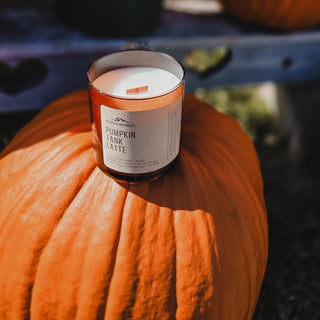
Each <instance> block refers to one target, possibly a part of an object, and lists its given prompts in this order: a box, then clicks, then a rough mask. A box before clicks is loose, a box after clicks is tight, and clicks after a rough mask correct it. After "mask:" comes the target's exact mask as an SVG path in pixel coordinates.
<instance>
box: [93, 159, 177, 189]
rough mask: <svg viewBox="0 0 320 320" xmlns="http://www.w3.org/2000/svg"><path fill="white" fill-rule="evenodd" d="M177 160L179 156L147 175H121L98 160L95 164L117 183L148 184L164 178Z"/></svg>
mask: <svg viewBox="0 0 320 320" xmlns="http://www.w3.org/2000/svg"><path fill="white" fill-rule="evenodd" d="M178 158H179V155H178V156H177V157H176V158H175V159H174V160H173V161H171V162H170V163H169V164H168V165H166V166H165V167H163V168H161V169H159V170H156V171H153V172H148V173H140V174H127V173H122V172H118V171H115V170H112V169H110V168H108V167H106V166H105V165H104V164H103V162H101V161H100V160H97V164H98V167H99V168H100V169H101V170H102V171H103V172H105V173H106V174H108V175H109V176H111V177H112V178H113V179H115V180H117V181H119V182H129V183H140V182H148V181H149V182H150V181H153V180H157V179H159V178H161V177H162V176H164V175H165V174H167V173H168V172H169V171H170V170H172V169H173V167H174V166H175V164H176V163H177V161H178Z"/></svg>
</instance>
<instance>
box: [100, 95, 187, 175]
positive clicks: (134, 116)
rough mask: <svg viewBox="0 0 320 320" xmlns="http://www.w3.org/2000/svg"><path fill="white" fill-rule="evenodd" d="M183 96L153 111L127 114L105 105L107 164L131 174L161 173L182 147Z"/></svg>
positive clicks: (104, 137) (103, 109) (103, 128)
mask: <svg viewBox="0 0 320 320" xmlns="http://www.w3.org/2000/svg"><path fill="white" fill-rule="evenodd" d="M181 110H182V97H180V98H179V99H177V100H176V101H175V102H173V103H171V104H169V105H167V106H164V107H161V108H158V109H153V110H146V111H126V110H118V109H114V108H110V107H108V106H105V105H101V107H100V112H101V128H102V147H103V161H104V164H105V166H107V167H108V168H110V169H112V170H115V171H118V172H121V173H128V174H141V173H148V172H152V171H156V170H159V169H161V168H163V167H165V166H166V165H168V164H169V163H170V162H171V161H172V160H174V159H175V158H176V156H177V155H178V153H179V147H180V129H181Z"/></svg>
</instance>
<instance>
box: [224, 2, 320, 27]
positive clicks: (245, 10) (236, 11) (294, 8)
mask: <svg viewBox="0 0 320 320" xmlns="http://www.w3.org/2000/svg"><path fill="white" fill-rule="evenodd" d="M220 1H221V3H222V4H223V5H224V6H225V8H226V9H227V10H229V11H230V13H231V14H233V15H234V16H236V17H238V18H240V19H242V20H244V21H247V22H254V23H259V24H262V25H265V26H270V27H275V28H280V29H306V28H311V27H313V26H315V25H316V24H318V23H320V1H319V0H242V1H239V0H220Z"/></svg>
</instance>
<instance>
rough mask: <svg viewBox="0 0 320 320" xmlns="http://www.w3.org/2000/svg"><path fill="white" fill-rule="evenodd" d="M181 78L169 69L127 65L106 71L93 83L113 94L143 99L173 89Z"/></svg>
mask: <svg viewBox="0 0 320 320" xmlns="http://www.w3.org/2000/svg"><path fill="white" fill-rule="evenodd" d="M179 83H180V80H179V78H178V77H177V76H175V75H174V74H172V73H171V72H169V71H166V70H163V69H159V68H152V67H127V68H120V69H116V70H112V71H109V72H106V73H104V74H102V75H101V76H99V77H98V78H97V79H96V80H94V81H93V83H92V84H93V85H94V86H95V87H96V88H97V89H99V90H101V91H103V92H105V93H107V94H110V95H113V96H117V97H120V98H130V99H141V98H151V97H155V96H160V95H162V94H165V93H167V92H169V91H171V90H173V89H174V88H175V87H176V86H177V85H178V84H179Z"/></svg>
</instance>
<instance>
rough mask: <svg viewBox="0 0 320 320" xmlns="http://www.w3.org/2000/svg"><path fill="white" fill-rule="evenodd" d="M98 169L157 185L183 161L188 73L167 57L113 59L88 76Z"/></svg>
mask: <svg viewBox="0 0 320 320" xmlns="http://www.w3.org/2000/svg"><path fill="white" fill-rule="evenodd" d="M88 81H89V98H90V108H91V116H92V117H91V119H92V130H93V144H94V150H95V157H96V161H97V163H98V166H99V167H100V168H101V169H102V170H103V171H105V172H106V173H107V174H109V175H111V176H112V177H114V178H116V179H119V180H125V181H129V182H140V181H148V180H151V179H155V178H158V177H160V176H161V175H163V174H164V173H166V172H167V171H168V169H169V168H170V167H172V165H173V163H174V162H175V160H176V159H177V157H178V155H179V147H180V127H181V110H182V97H183V90H184V70H183V68H182V66H181V65H180V64H179V63H178V62H177V61H176V60H174V59H173V58H172V57H170V56H168V55H165V54H163V53H158V52H153V51H144V50H133V51H122V52H117V53H113V54H110V55H108V56H105V57H102V58H100V59H98V60H97V61H95V62H94V63H93V64H92V65H91V66H90V68H89V70H88Z"/></svg>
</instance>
